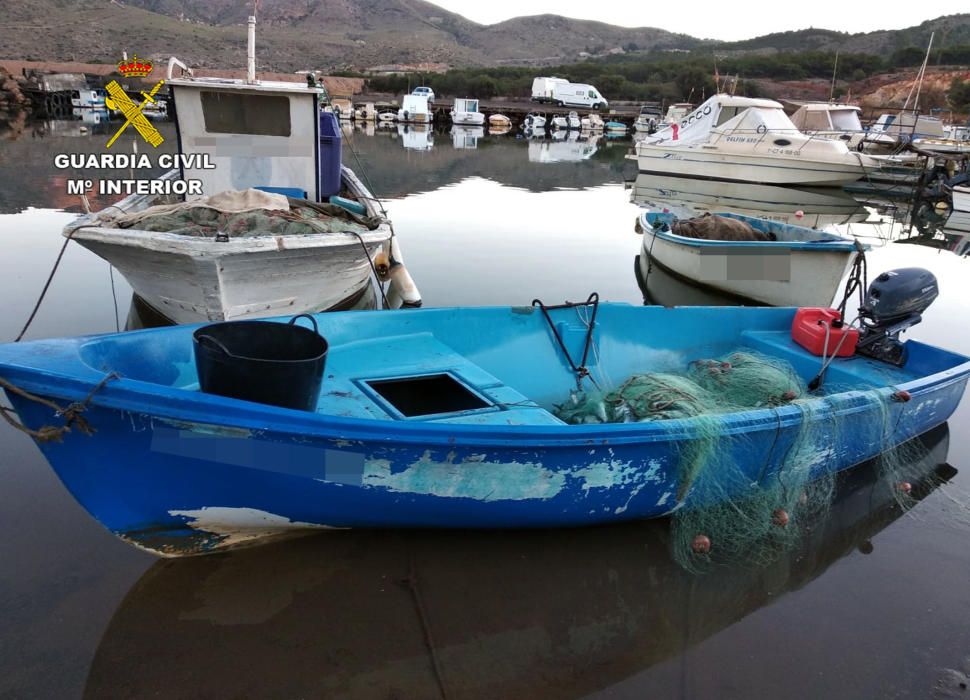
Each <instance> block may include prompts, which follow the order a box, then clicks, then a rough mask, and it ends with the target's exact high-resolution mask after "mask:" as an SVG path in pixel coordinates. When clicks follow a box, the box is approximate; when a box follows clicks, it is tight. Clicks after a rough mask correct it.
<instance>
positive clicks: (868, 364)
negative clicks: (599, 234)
mask: <svg viewBox="0 0 970 700" xmlns="http://www.w3.org/2000/svg"><path fill="white" fill-rule="evenodd" d="M917 272H919V271H917ZM927 275H929V273H920V275H917V279H922V278H925V277H926V276H927ZM905 277H906V276H900V278H899V279H904V278H905ZM930 277H931V276H930ZM909 278H912V275H910V276H909ZM873 284H874V286H875V284H876V283H873ZM883 284H893V281H892V279H890V280H889V282H887V283H883ZM907 284H909V283H908V282H907ZM920 287H922V288H923V293H922V294H920V293H919V288H920ZM907 289H908V290H909V292H905V293H900V292H899V290H896V291H895V292H894V293H893V294H889V293H888V288H887V289H886V290H884V291H887V294H885V295H883V300H884V303H883V304H882V305H881V306H879V308H878V310H876V308H875V307H872V313H873V316H872V323H871V325H868V326H866V330H865V333H864V334H863V335H862V336H861V337H860V339H859V340H858V346H857V347H858V348H859V349H860V350H861V349H862V348H863V346H864V344H865V348H867V350H866V354H865V355H863V354H859V353H858V352H857V353H855V354H852V353H850V355H851V356H842V355H844V353H841V354H840V353H839V352H838V351H839V348H840V347H841V344H840V345H839V347H836V348H835V349H834V351H833V350H831V349H829V350H830V351H831V352H833V353H834V354H838V355H839V356H837V357H829V358H828V361H827V362H826V367H825V373H826V374H825V376H826V377H827V380H826V381H827V382H828V383H827V384H826V385H824V387H822V389H821V390H817V391H813V390H810V389H807V388H806V384H810V383H811V382H810V381H809V380H810V379H811V378H812V377H816V376H817V375H819V374H820V367H822V358H820V357H819V356H818V355H817V354H813V352H810V351H808V350H806V349H804V348H803V347H802V346H801V345H799V344H796V343H795V342H793V322H794V321H795V320H796V317H797V315H798V312H797V310H796V309H772V308H743V307H738V308H703V307H699V308H686V307H685V308H673V309H666V308H663V307H638V306H628V305H625V304H597V301H596V298H595V295H593V296H591V297H590V299H589V300H588V301H587V302H585V303H583V304H567V305H563V306H557V307H544V306H542V305H541V303H539V302H534V304H533V305H532V306H525V307H512V308H505V307H499V308H441V309H429V310H418V311H407V312H393V311H392V312H386V313H373V312H344V313H330V314H318V315H315V316H314V317H313V319H314V321H315V325H318V326H319V333H320V334H322V335H323V336H324V337H325V338H326V340H327V341H328V343H329V350H328V351H327V355H326V370H325V372H323V374H321V375H320V376H321V377H322V381H323V385H322V389H321V390H320V393H319V397H318V398H316V400H315V401H314V400H313V399H314V397H313V396H312V395H311V396H310V397H309V398H310V399H311V403H310V405H311V406H315V410H297V409H295V408H281V407H278V406H271V405H267V404H264V403H257V402H254V401H246V400H242V399H239V398H229V397H227V396H224V395H216V394H212V393H207V392H205V391H201V390H200V388H199V381H200V374H199V373H198V370H197V368H196V364H194V363H193V362H192V356H193V337H194V336H195V337H196V338H197V342H201V341H199V340H198V337H199V335H200V334H201V336H203V337H204V336H205V334H206V333H207V332H209V328H210V327H198V328H196V327H187V326H174V327H169V328H161V329H152V330H146V331H133V332H128V333H122V334H109V335H103V336H88V337H83V338H73V339H61V340H38V341H33V342H24V343H16V344H9V345H4V346H0V379H2V380H3V382H4V384H5V388H7V389H8V391H7V394H8V398H9V399H10V401H11V403H12V404H13V406H14V409H15V410H16V414H17V416H19V419H20V420H22V421H23V426H22V427H23V428H24V429H26V430H29V431H34V432H33V434H34V437H35V438H36V440H37V442H38V445H39V446H40V448H41V449H42V451H43V453H44V455H45V456H46V458H47V459H48V461H49V462H50V463H51V465H52V466H53V468H54V469H55V471H56V472H57V473H58V475H59V477H60V478H61V480H62V481H63V482H64V484H65V485H66V486H67V488H68V489H69V490H70V491H71V493H72V494H73V495H74V497H75V498H76V499H77V500H78V501H79V502H80V503H81V504H82V505H83V506H84V507H85V508H87V509H88V510H89V512H90V513H91V514H92V515H93V516H94V517H96V518H97V519H98V520H100V521H101V522H102V524H104V525H105V526H106V527H107V528H108V529H109V530H111V531H112V532H114V533H115V534H117V535H119V536H120V537H122V538H124V539H125V540H127V541H129V542H132V543H134V544H137V545H139V546H141V547H145V548H148V549H152V550H153V551H156V552H160V553H163V554H167V555H181V554H192V553H198V552H204V551H210V550H212V549H218V548H220V547H225V546H231V545H234V544H239V543H242V542H246V541H252V540H257V539H260V538H263V537H268V536H272V535H277V534H281V533H284V532H292V531H295V530H301V529H303V530H307V529H321V528H331V529H332V528H345V527H451V528H469V527H470V528H475V527H478V528H498V527H509V528H514V527H556V526H575V525H587V524H594V523H603V522H609V521H617V520H632V519H642V518H649V517H656V516H662V515H664V514H668V513H671V512H672V511H677V510H679V509H681V508H689V509H692V508H702V507H704V506H705V505H706V504H708V503H709V502H708V501H707V500H705V499H707V498H710V497H712V494H714V493H715V492H716V490H712V489H713V488H714V487H715V486H718V485H721V486H724V490H721V491H717V493H719V496H718V498H720V499H730V498H735V497H737V498H739V497H741V496H744V497H748V496H750V495H751V493H752V489H758V488H762V487H764V488H770V487H772V486H773V485H776V484H778V483H779V482H780V483H785V482H786V480H787V479H797V480H798V483H804V480H805V479H807V478H809V477H812V478H814V477H817V476H821V475H825V474H830V473H834V472H836V471H839V470H842V469H845V468H848V467H850V466H852V465H854V464H857V463H859V462H860V461H862V460H865V459H868V458H871V457H873V456H875V455H877V454H879V453H880V452H882V451H883V450H886V449H888V448H890V447H892V446H893V445H896V444H898V443H900V442H902V441H904V440H907V439H909V438H911V437H913V436H915V435H917V434H921V433H923V432H925V431H927V430H929V429H931V428H933V427H935V426H937V425H939V424H941V423H943V422H944V421H945V420H947V418H948V417H949V416H950V415H951V414H952V413H953V411H954V410H955V408H956V406H957V404H958V403H959V401H960V399H961V397H962V395H963V392H964V388H965V385H966V383H967V379H968V376H970V359H968V358H966V357H963V356H961V355H957V354H955V353H951V352H948V351H945V350H942V349H939V348H935V347H932V346H929V345H926V344H923V343H920V342H916V341H912V340H911V341H908V342H905V343H902V342H900V341H899V340H898V333H899V332H900V329H901V328H905V327H908V325H911V324H912V323H915V322H918V319H919V316H918V315H919V313H921V312H922V311H923V310H925V308H926V306H928V305H929V302H930V301H932V298H933V297H934V296H935V293H936V292H935V290H936V285H935V281H934V282H933V283H932V284H931V285H929V286H928V287H927V285H926V284H925V283H923V282H919V283H918V286H917V289H916V291H915V292H913V291H912V289H911V288H910V287H907ZM926 289H929V290H931V291H932V294H928V293H927V292H926ZM871 294H872V293H870V296H871ZM913 294H916V295H918V296H916V297H915V298H914V297H913V296H912V295H913ZM891 297H892V298H893V299H894V300H895V303H896V305H897V307H898V308H900V309H904V310H905V312H906V314H908V315H906V317H905V319H904V321H903V322H900V319H899V317H897V316H892V317H889V316H888V315H886V316H885V317H880V316H878V313H881V312H883V311H886V312H889V310H890V309H889V308H887V307H886V306H885V302H886V301H888V300H889V299H890V298H891ZM867 303H869V302H868V300H867ZM894 308H895V307H894ZM279 321H280V323H281V324H282V323H284V322H285V321H286V319H279ZM237 325H239V324H237ZM242 325H243V326H246V325H247V323H243V324H242ZM280 328H282V326H280ZM657 329H663V332H662V333H658V332H657ZM304 332H305V333H311V334H312V331H309V330H305V329H304ZM833 332H835V331H834V330H833ZM839 332H840V333H842V334H846V333H847V331H845V330H840V331H839ZM870 341H872V342H870ZM799 342H801V341H799ZM739 353H740V354H739ZM741 354H743V355H745V357H747V358H749V361H751V362H753V361H754V360H753V359H751V358H755V356H757V357H760V358H763V359H762V360H758V361H759V362H760V363H761V364H762V365H763V366H764V367H766V368H768V367H771V368H780V367H784V368H787V369H785V370H784V372H783V373H782V374H780V375H778V376H779V378H780V379H779V381H780V382H781V381H783V384H782V383H778V384H777V385H775V386H777V387H778V388H780V387H781V386H785V387H789V386H790V387H792V388H791V389H790V390H786V391H785V392H784V394H783V395H782V394H781V393H779V394H778V395H777V396H776V395H775V394H774V393H770V394H765V395H764V397H763V398H759V397H756V396H753V395H752V396H751V397H749V398H742V397H740V396H733V395H732V396H731V397H730V400H731V402H732V403H731V406H733V408H725V409H723V410H716V409H715V408H714V406H716V405H720V404H704V405H705V406H708V405H709V406H710V407H709V408H704V407H701V408H699V409H698V410H697V411H687V412H686V413H679V412H678V411H679V410H680V409H676V410H674V409H672V408H671V407H672V405H673V404H676V403H677V401H678V397H681V396H683V395H684V394H683V392H684V391H685V390H686V389H684V387H685V386H686V384H685V383H684V381H683V380H682V381H681V382H680V384H678V386H680V387H681V388H680V389H677V390H674V391H673V393H669V394H668V395H666V400H665V401H660V402H659V403H658V402H652V401H647V402H645V403H643V404H642V405H640V407H639V408H642V409H643V410H645V411H648V412H649V413H648V414H647V415H646V416H643V417H641V415H640V413H637V412H634V413H624V412H623V411H621V410H620V409H621V408H623V406H622V405H619V404H617V405H613V404H611V405H610V408H609V411H610V413H611V415H612V416H613V417H611V418H607V417H605V416H604V418H603V420H606V421H607V422H603V421H601V420H598V419H597V420H592V418H594V416H595V415H597V414H590V415H589V416H588V419H587V420H583V421H579V422H578V424H574V423H572V422H566V421H567V418H566V414H567V413H575V410H574V409H575V406H576V402H577V401H582V400H585V399H582V398H581V395H578V394H576V393H575V390H576V389H577V388H580V389H583V390H584V391H585V390H589V391H592V390H593V386H592V383H593V382H595V383H596V385H597V386H600V387H603V390H604V391H605V390H606V389H607V388H610V387H619V386H621V385H622V386H628V380H629V379H630V378H631V376H637V377H639V378H641V379H647V378H653V379H654V380H656V381H658V382H661V381H668V382H669V381H671V377H672V376H674V375H676V376H680V377H683V378H685V379H686V377H687V375H686V374H684V373H685V372H693V371H698V372H701V374H704V373H705V372H706V373H708V374H710V376H711V377H714V374H713V372H714V370H715V369H716V370H717V372H718V377H721V378H722V379H724V380H727V379H730V377H729V376H727V373H729V372H731V371H733V370H732V366H737V367H740V362H741V359H740V358H741ZM819 354H821V353H819ZM725 357H727V358H734V359H732V360H730V361H728V360H721V361H718V360H711V359H705V358H725ZM732 362H733V365H732ZM321 372H322V367H321ZM777 372H781V370H780V369H777V370H776V372H775V373H776V374H777ZM704 376H707V375H706V374H704ZM766 376H767V375H766ZM697 381H701V379H697ZM709 381H713V379H710V380H709ZM712 386H715V385H712ZM274 387H275V388H274V391H280V387H278V386H276V385H274ZM825 387H832V388H831V389H830V390H828V389H826V388H825ZM247 388H248V387H247ZM284 388H285V389H291V390H298V391H301V392H302V391H305V388H304V386H303V384H300V385H299V386H293V387H284ZM755 388H756V389H760V388H762V387H760V386H759V387H755ZM763 388H764V389H765V391H774V389H771V388H770V387H763ZM705 391H708V390H705ZM710 391H714V389H711V390H710ZM737 401H742V403H740V404H738V403H736V402H737ZM762 401H765V403H762ZM745 402H751V403H745ZM65 406H70V408H68V409H65V408H64V407H65ZM627 410H631V411H636V410H639V409H638V408H636V407H634V406H628V407H627ZM621 415H625V416H626V417H625V418H624V417H621ZM5 417H6V418H8V419H10V420H14V419H15V417H14V416H13V415H12V414H5ZM568 420H570V421H571V420H572V419H568ZM614 421H631V422H614ZM843 424H844V425H849V424H851V430H837V429H834V428H833V426H835V425H843ZM712 441H713V442H712ZM698 446H706V450H705V451H702V452H698V451H697V449H696V448H697V447H698ZM699 455H716V459H715V461H713V462H709V461H708V458H702V456H699ZM711 459H714V457H711ZM727 472H730V474H731V478H728V479H725V480H724V481H723V482H721V481H719V479H720V475H722V474H725V473H727ZM708 480H713V482H710V481H708ZM736 490H738V491H739V492H735V491H736Z"/></svg>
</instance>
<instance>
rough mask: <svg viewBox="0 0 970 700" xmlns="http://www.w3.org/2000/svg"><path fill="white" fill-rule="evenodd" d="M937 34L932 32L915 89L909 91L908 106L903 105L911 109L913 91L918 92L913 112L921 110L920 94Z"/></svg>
mask: <svg viewBox="0 0 970 700" xmlns="http://www.w3.org/2000/svg"><path fill="white" fill-rule="evenodd" d="M935 35H936V32H930V43H929V46H927V47H926V57H925V58H923V65H922V66H920V69H919V73H917V74H916V82H914V83H913V87H911V88H910V89H909V95H908V96H907V97H906V104H904V105H903V109H906V108H907V107H909V99H910V97H912V96H913V90H916V101H915V102H913V111H914V112H915V111H917V110H918V109H919V93H920V91H921V90H922V89H923V77H924V76H925V75H926V64H927V63H929V60H930V50H931V49H932V48H933V37H934V36H935Z"/></svg>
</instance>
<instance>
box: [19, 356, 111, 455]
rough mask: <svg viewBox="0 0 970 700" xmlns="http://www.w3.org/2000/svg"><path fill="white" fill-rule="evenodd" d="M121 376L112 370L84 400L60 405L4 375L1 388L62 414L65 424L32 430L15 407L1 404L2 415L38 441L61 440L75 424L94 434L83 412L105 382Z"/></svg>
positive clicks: (87, 433)
mask: <svg viewBox="0 0 970 700" xmlns="http://www.w3.org/2000/svg"><path fill="white" fill-rule="evenodd" d="M119 377H120V375H119V374H117V373H116V372H111V373H109V374H106V375H105V376H104V378H103V379H102V380H101V381H100V382H98V383H97V385H96V386H95V387H94V388H93V389H91V392H90V393H89V394H88V395H87V396H86V397H85V399H84V400H83V401H75V402H74V403H72V404H69V405H68V406H66V407H64V406H60V405H59V404H57V403H54V402H53V401H51V400H49V399H45V398H43V397H41V396H37V395H36V394H31V393H30V392H29V391H26V390H24V389H21V388H20V387H18V386H16V385H15V384H11V383H10V382H8V381H7V380H6V379H4V378H3V377H0V388H2V389H4V390H6V391H7V392H8V393H11V394H16V395H17V396H19V397H21V398H23V399H27V400H28V401H33V402H34V403H37V404H40V405H41V406H45V407H46V408H49V409H50V410H52V411H54V413H55V414H56V415H58V416H62V417H63V418H64V425H61V426H56V425H43V426H41V427H40V428H38V429H37V430H32V429H31V428H28V427H27V426H26V425H25V424H24V423H23V422H21V421H19V420H18V419H17V418H15V417H14V415H15V411H14V409H12V408H10V407H8V406H0V417H3V419H4V420H5V421H6V422H7V424H8V425H10V426H11V427H13V428H15V429H17V430H19V431H20V432H22V433H25V434H27V435H29V436H30V437H32V438H33V439H34V440H37V441H38V442H54V441H56V442H60V441H61V440H62V439H63V438H64V435H65V433H69V432H71V428H72V427H73V426H77V429H78V430H79V431H81V432H82V433H84V434H85V435H94V433H95V429H94V428H93V427H92V426H91V424H90V423H88V422H87V420H85V418H84V416H82V415H81V414H82V413H83V412H84V411H86V410H87V408H88V406H89V405H90V404H91V400H92V399H93V398H94V395H95V394H96V393H98V392H99V391H101V389H103V388H104V385H105V384H107V383H108V382H109V381H111V380H112V379H118V378H119Z"/></svg>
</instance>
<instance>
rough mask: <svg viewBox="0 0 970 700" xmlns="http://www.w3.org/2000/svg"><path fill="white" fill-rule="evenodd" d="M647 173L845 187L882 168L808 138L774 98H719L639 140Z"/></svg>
mask: <svg viewBox="0 0 970 700" xmlns="http://www.w3.org/2000/svg"><path fill="white" fill-rule="evenodd" d="M631 157H635V158H636V159H637V163H638V167H639V170H640V172H646V173H662V174H666V175H673V176H681V177H693V178H708V179H716V180H727V181H732V182H753V183H762V184H777V185H833V186H834V185H841V184H843V183H847V182H853V181H855V180H858V179H859V178H860V177H862V176H863V175H864V173H865V171H866V168H872V169H874V168H875V167H876V162H875V161H873V160H872V159H871V158H869V157H868V156H866V155H863V154H860V153H857V152H855V151H850V150H849V149H848V148H847V147H846V145H845V144H844V143H842V142H841V141H829V140H826V139H816V138H812V137H809V136H806V135H804V134H802V133H801V132H800V131H798V129H797V128H795V125H794V124H792V121H791V119H789V118H788V116H787V115H786V114H785V112H784V110H783V109H782V106H781V105H780V104H779V103H777V102H775V101H773V100H761V99H753V98H748V97H735V96H733V95H725V94H718V95H715V96H713V97H711V98H710V99H709V100H707V101H706V102H705V103H704V104H702V105H701V106H700V107H698V108H697V109H696V110H694V111H693V112H692V113H690V114H689V115H687V116H686V117H684V118H683V119H682V120H681V121H680V123H675V124H671V125H670V126H668V127H667V128H665V129H662V130H660V131H658V132H656V133H655V134H653V135H651V136H648V137H646V138H645V139H643V140H641V141H639V143H637V145H636V155H635V156H631Z"/></svg>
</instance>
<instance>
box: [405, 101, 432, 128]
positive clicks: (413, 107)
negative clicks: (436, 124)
mask: <svg viewBox="0 0 970 700" xmlns="http://www.w3.org/2000/svg"><path fill="white" fill-rule="evenodd" d="M397 120H398V121H399V122H404V123H406V124H430V123H431V122H432V121H433V119H432V117H431V105H430V103H429V101H428V98H427V96H426V95H405V96H404V97H402V98H401V108H400V109H399V110H398V111H397Z"/></svg>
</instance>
